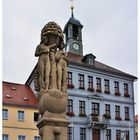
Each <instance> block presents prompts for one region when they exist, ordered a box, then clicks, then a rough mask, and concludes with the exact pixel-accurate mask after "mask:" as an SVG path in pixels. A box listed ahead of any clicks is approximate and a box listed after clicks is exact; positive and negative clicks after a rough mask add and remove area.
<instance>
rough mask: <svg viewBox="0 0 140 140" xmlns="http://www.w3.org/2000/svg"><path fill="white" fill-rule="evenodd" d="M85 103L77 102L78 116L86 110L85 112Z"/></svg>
mask: <svg viewBox="0 0 140 140" xmlns="http://www.w3.org/2000/svg"><path fill="white" fill-rule="evenodd" d="M85 106H86V104H85V101H82V100H79V114H85V113H86V110H85Z"/></svg>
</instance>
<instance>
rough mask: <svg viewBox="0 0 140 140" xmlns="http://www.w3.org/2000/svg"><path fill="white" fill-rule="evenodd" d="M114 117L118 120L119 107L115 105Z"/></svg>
mask: <svg viewBox="0 0 140 140" xmlns="http://www.w3.org/2000/svg"><path fill="white" fill-rule="evenodd" d="M115 117H119V118H120V106H118V105H115Z"/></svg>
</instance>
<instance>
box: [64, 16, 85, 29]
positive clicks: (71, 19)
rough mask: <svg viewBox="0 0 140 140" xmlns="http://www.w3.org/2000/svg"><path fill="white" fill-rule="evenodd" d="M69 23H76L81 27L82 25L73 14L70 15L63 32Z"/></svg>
mask: <svg viewBox="0 0 140 140" xmlns="http://www.w3.org/2000/svg"><path fill="white" fill-rule="evenodd" d="M69 24H74V25H77V26H79V27H81V28H83V25H82V24H81V22H80V21H79V20H78V19H76V18H74V16H72V17H70V18H69V20H68V22H67V23H66V25H65V27H64V32H65V30H66V28H67V26H68V25H69Z"/></svg>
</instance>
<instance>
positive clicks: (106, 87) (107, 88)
mask: <svg viewBox="0 0 140 140" xmlns="http://www.w3.org/2000/svg"><path fill="white" fill-rule="evenodd" d="M104 82H105V85H104V86H105V93H109V91H110V89H109V80H107V79H105V80H104Z"/></svg>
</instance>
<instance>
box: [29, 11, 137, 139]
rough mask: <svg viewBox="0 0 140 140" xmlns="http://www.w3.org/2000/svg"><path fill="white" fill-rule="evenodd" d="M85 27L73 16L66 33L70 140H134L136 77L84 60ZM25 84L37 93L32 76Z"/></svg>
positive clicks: (88, 56)
mask: <svg viewBox="0 0 140 140" xmlns="http://www.w3.org/2000/svg"><path fill="white" fill-rule="evenodd" d="M82 28H83V25H82V24H81V23H80V21H79V20H77V19H75V18H74V16H73V13H72V15H71V17H70V19H69V21H68V22H67V24H66V26H65V28H64V33H65V41H66V44H67V52H68V57H69V65H68V79H67V84H68V91H67V92H68V95H69V100H68V110H67V113H66V114H67V116H68V117H69V120H70V122H71V123H70V125H69V128H68V140H121V138H123V140H135V126H134V125H135V124H134V114H135V112H134V89H133V87H134V86H133V83H134V82H135V80H136V79H137V78H136V77H135V76H132V75H129V74H127V73H124V72H122V71H120V70H117V69H115V68H112V67H110V66H107V65H105V64H102V63H100V62H98V61H96V60H95V59H96V57H95V56H94V55H93V54H92V53H90V54H87V55H85V56H83V45H82ZM35 71H36V67H35V69H34V70H33V72H32V74H31V75H30V77H29V79H28V80H27V82H26V85H27V86H30V87H31V88H32V90H33V91H34V93H36V91H35V90H34V81H33V76H34V73H35Z"/></svg>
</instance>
